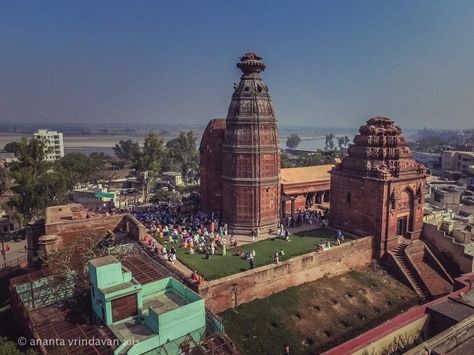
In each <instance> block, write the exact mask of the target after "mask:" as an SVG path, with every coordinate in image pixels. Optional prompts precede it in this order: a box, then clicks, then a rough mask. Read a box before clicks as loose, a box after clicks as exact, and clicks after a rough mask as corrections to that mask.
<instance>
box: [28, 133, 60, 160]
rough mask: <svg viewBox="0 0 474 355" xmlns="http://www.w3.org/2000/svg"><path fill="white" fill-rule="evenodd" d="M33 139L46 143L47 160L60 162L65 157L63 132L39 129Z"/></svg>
mask: <svg viewBox="0 0 474 355" xmlns="http://www.w3.org/2000/svg"><path fill="white" fill-rule="evenodd" d="M33 137H35V138H37V139H41V140H42V141H43V142H45V148H46V160H48V161H53V160H59V159H61V158H62V157H63V156H64V140H63V134H62V133H61V132H57V131H48V130H47V129H39V130H38V132H36V133H35V134H33Z"/></svg>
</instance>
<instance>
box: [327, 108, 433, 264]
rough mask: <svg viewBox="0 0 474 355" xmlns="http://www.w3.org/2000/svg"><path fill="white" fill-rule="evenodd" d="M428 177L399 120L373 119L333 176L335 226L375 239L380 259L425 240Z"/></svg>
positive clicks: (331, 200)
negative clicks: (407, 244)
mask: <svg viewBox="0 0 474 355" xmlns="http://www.w3.org/2000/svg"><path fill="white" fill-rule="evenodd" d="M428 174H429V171H428V170H427V169H426V168H425V167H424V166H423V165H422V164H419V163H417V162H416V161H415V160H414V159H413V158H412V155H411V151H410V149H409V148H408V147H407V146H406V140H405V138H404V137H403V136H402V134H401V129H400V128H399V127H398V126H397V125H395V123H394V121H393V120H391V119H390V118H387V117H373V118H371V119H369V120H368V121H367V124H366V125H364V126H361V127H360V129H359V134H358V135H357V136H356V137H355V138H354V144H353V145H351V146H350V148H349V151H348V155H347V156H346V157H345V158H344V159H343V160H342V163H340V164H338V165H337V166H336V167H334V168H333V169H332V171H331V198H330V205H331V218H330V220H331V225H332V226H333V227H335V228H340V229H343V230H347V231H352V232H355V233H357V234H359V235H364V234H370V235H373V236H374V251H375V254H376V256H377V257H383V256H384V254H385V253H386V252H387V251H393V250H394V249H395V247H396V246H397V244H398V242H399V239H400V238H404V239H410V240H416V239H418V238H420V236H421V230H422V227H423V206H424V201H425V190H426V176H427V175H428ZM400 241H401V240H400Z"/></svg>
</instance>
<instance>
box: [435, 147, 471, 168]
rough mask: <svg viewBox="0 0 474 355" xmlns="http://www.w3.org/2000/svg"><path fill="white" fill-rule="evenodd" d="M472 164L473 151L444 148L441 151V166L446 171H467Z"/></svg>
mask: <svg viewBox="0 0 474 355" xmlns="http://www.w3.org/2000/svg"><path fill="white" fill-rule="evenodd" d="M472 166H474V152H468V151H460V150H446V151H444V152H442V153H441V167H442V169H443V170H447V171H460V172H463V171H464V172H468V171H470V170H472V169H473V168H472Z"/></svg>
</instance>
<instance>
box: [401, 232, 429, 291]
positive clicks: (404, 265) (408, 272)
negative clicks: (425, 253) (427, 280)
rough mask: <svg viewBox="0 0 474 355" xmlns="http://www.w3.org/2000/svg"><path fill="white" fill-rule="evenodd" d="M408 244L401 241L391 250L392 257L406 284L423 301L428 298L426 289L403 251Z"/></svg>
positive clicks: (405, 240) (405, 241) (406, 240)
mask: <svg viewBox="0 0 474 355" xmlns="http://www.w3.org/2000/svg"><path fill="white" fill-rule="evenodd" d="M409 243H410V240H408V239H401V240H400V241H399V243H398V245H397V246H396V247H395V249H394V250H393V255H394V257H395V259H396V260H397V262H398V265H399V266H400V267H401V269H402V271H403V273H404V274H405V276H406V278H407V279H408V282H409V283H410V285H411V286H412V288H413V289H414V290H415V292H416V293H417V294H418V295H419V296H420V297H421V298H423V299H426V298H428V297H429V296H430V293H429V291H428V289H427V288H426V286H425V284H424V283H423V281H421V280H420V278H419V275H418V273H417V272H416V270H415V269H414V268H413V266H412V265H411V263H410V261H409V260H408V258H407V255H406V254H405V249H406V247H407V246H408V244H409Z"/></svg>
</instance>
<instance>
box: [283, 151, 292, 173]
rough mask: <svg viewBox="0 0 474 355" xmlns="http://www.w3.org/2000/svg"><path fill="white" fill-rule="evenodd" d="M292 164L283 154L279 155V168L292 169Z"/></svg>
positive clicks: (286, 155)
mask: <svg viewBox="0 0 474 355" xmlns="http://www.w3.org/2000/svg"><path fill="white" fill-rule="evenodd" d="M293 165H294V164H293V162H292V161H291V160H290V157H289V156H288V154H286V153H285V152H282V153H280V167H281V168H282V169H284V168H292V167H293Z"/></svg>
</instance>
